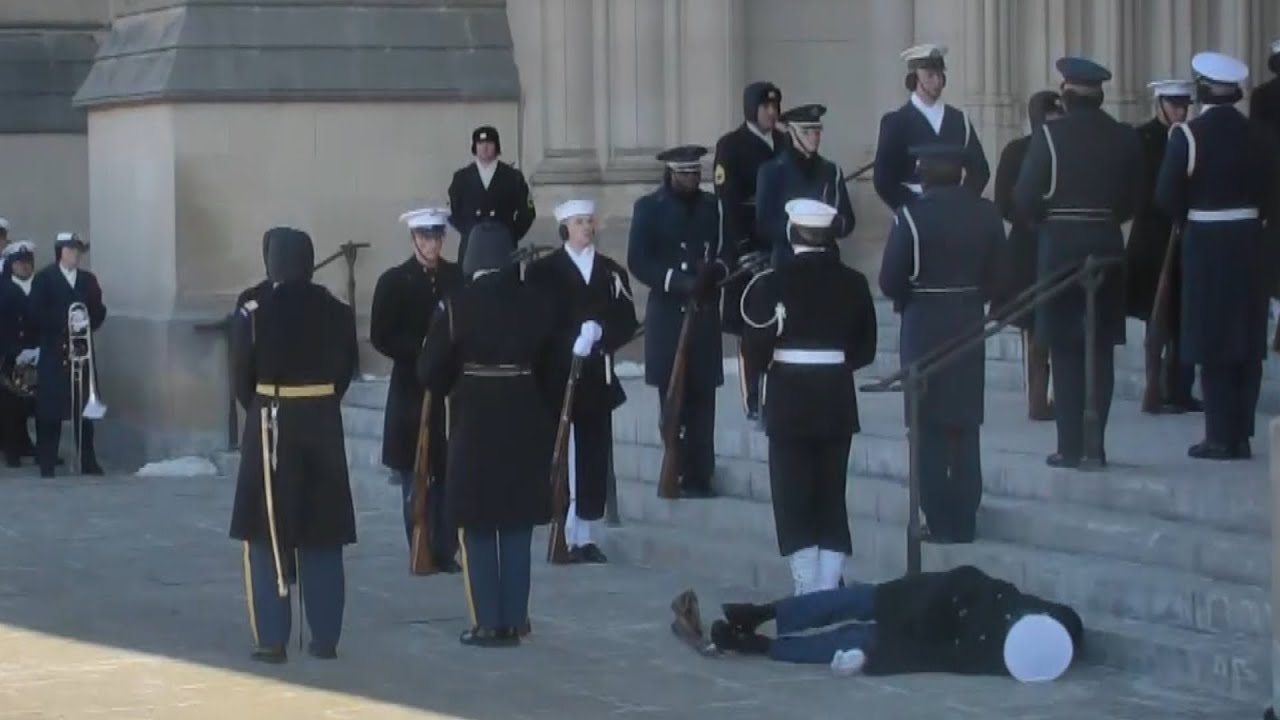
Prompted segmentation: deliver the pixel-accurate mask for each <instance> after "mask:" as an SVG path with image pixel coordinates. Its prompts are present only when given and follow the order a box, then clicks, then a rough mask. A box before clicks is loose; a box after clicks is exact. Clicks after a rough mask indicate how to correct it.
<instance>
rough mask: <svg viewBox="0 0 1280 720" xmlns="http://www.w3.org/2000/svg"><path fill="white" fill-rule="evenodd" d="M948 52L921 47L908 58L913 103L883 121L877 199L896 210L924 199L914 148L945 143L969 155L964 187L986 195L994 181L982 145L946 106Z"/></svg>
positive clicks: (963, 119)
mask: <svg viewBox="0 0 1280 720" xmlns="http://www.w3.org/2000/svg"><path fill="white" fill-rule="evenodd" d="M946 57H947V48H946V46H944V45H933V44H925V45H916V46H915V47H911V48H908V49H906V50H904V51H903V52H902V59H903V60H904V61H905V62H906V64H907V77H906V88H907V91H908V92H909V93H911V95H910V98H909V99H908V100H907V102H906V104H904V105H903V106H902V107H900V108H898V109H896V110H893V111H890V112H888V113H885V115H884V116H883V117H882V118H881V119H880V137H879V140H877V142H876V156H875V170H874V181H875V188H876V193H877V194H878V195H879V196H880V199H881V200H883V201H884V204H885V205H887V206H889V209H890V210H894V211H896V210H897V209H898V208H900V207H902V206H903V205H905V204H907V203H908V202H910V201H911V200H912V199H913V198H914V197H915V196H916V195H919V194H920V191H921V187H920V177H919V175H918V174H917V172H916V163H915V159H914V158H912V157H911V153H910V148H911V147H913V146H917V145H927V144H930V143H945V144H948V145H955V146H958V147H962V148H964V150H965V161H964V170H965V178H964V186H965V187H967V188H969V189H970V190H971V191H973V193H974V194H975V195H981V194H982V191H983V190H984V189H985V188H986V187H987V181H988V180H990V179H991V167H990V166H989V165H988V164H987V156H986V153H985V152H984V151H983V149H982V141H981V140H979V139H978V134H977V132H975V131H974V129H973V127H972V125H971V124H970V122H969V117H968V116H967V115H965V114H964V112H963V111H962V110H960V109H959V108H956V107H954V106H951V105H948V104H946V103H945V102H943V100H942V91H943V89H944V88H945V87H946V86H947V64H946Z"/></svg>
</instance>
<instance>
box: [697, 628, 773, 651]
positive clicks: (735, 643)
mask: <svg viewBox="0 0 1280 720" xmlns="http://www.w3.org/2000/svg"><path fill="white" fill-rule="evenodd" d="M711 642H712V644H714V645H715V646H716V649H717V650H719V651H721V652H736V653H741V654H743V655H768V654H769V645H770V644H771V643H770V640H769V638H767V637H765V636H763V635H757V634H756V633H754V632H743V631H741V630H739V629H738V628H735V627H734V626H732V625H730V624H729V623H728V622H726V621H724V620H717V621H715V622H713V623H711Z"/></svg>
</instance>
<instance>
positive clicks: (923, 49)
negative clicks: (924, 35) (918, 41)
mask: <svg viewBox="0 0 1280 720" xmlns="http://www.w3.org/2000/svg"><path fill="white" fill-rule="evenodd" d="M946 56H947V46H946V45H934V44H933V43H925V44H923V45H916V46H914V47H909V48H907V49H906V50H903V51H902V59H903V60H906V61H907V62H911V61H912V60H926V59H928V58H941V57H946Z"/></svg>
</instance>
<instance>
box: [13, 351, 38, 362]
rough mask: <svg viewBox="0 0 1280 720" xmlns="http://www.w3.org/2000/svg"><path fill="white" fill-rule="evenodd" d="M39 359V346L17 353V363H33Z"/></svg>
mask: <svg viewBox="0 0 1280 720" xmlns="http://www.w3.org/2000/svg"><path fill="white" fill-rule="evenodd" d="M39 361H40V348H31V349H29V350H23V351H22V352H20V353H18V359H17V361H16V362H17V364H18V365H35V364H36V363H37V362H39Z"/></svg>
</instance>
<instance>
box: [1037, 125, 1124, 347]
mask: <svg viewBox="0 0 1280 720" xmlns="http://www.w3.org/2000/svg"><path fill="white" fill-rule="evenodd" d="M1143 163H1144V161H1143V157H1142V142H1141V140H1139V138H1138V133H1137V131H1136V130H1134V129H1133V127H1131V126H1129V125H1125V124H1124V123H1121V122H1118V121H1117V120H1116V119H1115V118H1113V117H1111V116H1110V115H1108V114H1107V113H1106V111H1104V110H1103V109H1102V108H1100V107H1074V108H1073V107H1071V106H1070V105H1069V106H1068V110H1067V114H1066V115H1065V116H1063V117H1061V118H1058V119H1056V120H1051V121H1050V122H1047V123H1045V124H1044V125H1042V126H1041V127H1040V130H1038V131H1037V132H1035V133H1033V134H1032V135H1031V144H1030V145H1029V146H1028V147H1027V157H1026V159H1025V160H1024V161H1023V163H1022V171H1021V172H1020V173H1019V174H1018V181H1017V183H1015V185H1014V188H1013V197H1014V203H1015V205H1016V206H1017V209H1018V213H1019V214H1020V215H1021V216H1022V217H1023V219H1024V220H1025V221H1026V222H1028V223H1030V224H1033V225H1036V226H1037V227H1038V228H1039V230H1040V259H1039V261H1038V262H1037V264H1036V272H1037V277H1038V278H1045V277H1049V276H1051V275H1054V274H1056V273H1058V272H1063V271H1066V269H1067V268H1074V267H1076V266H1078V265H1080V264H1081V263H1082V262H1083V261H1084V260H1085V258H1086V257H1088V256H1089V255H1094V256H1096V257H1100V258H1101V257H1117V258H1122V257H1124V234H1123V233H1122V232H1121V230H1120V226H1121V224H1123V223H1125V222H1127V221H1128V220H1129V219H1130V218H1132V217H1133V214H1134V212H1135V211H1136V210H1137V207H1138V204H1139V202H1140V201H1141V198H1142V197H1144V195H1145V190H1144V189H1143V185H1144V183H1145V182H1146V171H1145V170H1144V164H1143ZM1097 309H1098V314H1097V321H1098V326H1097V327H1098V341H1099V342H1100V343H1105V342H1109V343H1111V344H1113V345H1123V344H1124V338H1125V307H1124V271H1123V268H1121V267H1116V268H1115V269H1114V271H1113V272H1109V273H1107V276H1106V279H1105V281H1104V282H1103V284H1102V287H1101V288H1100V289H1099V291H1098V296H1097ZM1084 327H1085V293H1084V290H1083V289H1077V288H1072V289H1070V290H1067V291H1064V292H1063V293H1062V294H1060V295H1058V297H1057V298H1056V299H1053V300H1049V301H1046V302H1044V303H1041V304H1040V306H1039V307H1038V308H1037V310H1036V335H1037V336H1039V337H1040V338H1041V339H1042V341H1043V342H1044V343H1045V344H1046V345H1047V346H1050V347H1053V346H1058V345H1060V344H1065V345H1075V344H1078V343H1083V342H1084Z"/></svg>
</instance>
